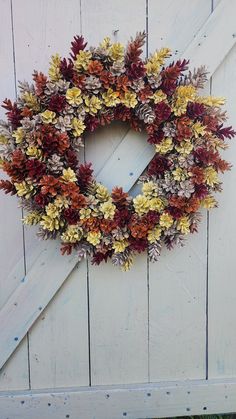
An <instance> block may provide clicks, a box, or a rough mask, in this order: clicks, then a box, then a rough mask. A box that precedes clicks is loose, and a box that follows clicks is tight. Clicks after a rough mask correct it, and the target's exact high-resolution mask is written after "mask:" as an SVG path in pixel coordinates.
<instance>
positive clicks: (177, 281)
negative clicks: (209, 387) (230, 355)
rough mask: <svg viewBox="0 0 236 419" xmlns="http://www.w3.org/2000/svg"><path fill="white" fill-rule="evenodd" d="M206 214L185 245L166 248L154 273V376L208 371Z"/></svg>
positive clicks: (188, 375)
mask: <svg viewBox="0 0 236 419" xmlns="http://www.w3.org/2000/svg"><path fill="white" fill-rule="evenodd" d="M206 254H207V241H206V214H204V218H203V221H202V223H201V226H200V228H199V233H198V235H193V236H191V237H188V238H187V239H186V244H185V247H183V248H181V247H179V248H176V249H175V250H172V251H170V252H169V251H168V250H167V249H165V250H164V251H163V253H162V254H161V257H160V260H159V262H158V263H156V264H151V263H150V264H149V272H150V274H149V275H150V297H149V298H150V315H149V318H150V344H149V348H150V381H160V380H177V379H179V380H184V379H194V378H199V379H200V378H204V377H205V374H206V369H205V368H206V363H205V361H206V353H205V350H206V339H205V338H206V294H205V290H206V263H207V257H206Z"/></svg>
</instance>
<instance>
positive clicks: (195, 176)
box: [190, 166, 205, 185]
mask: <svg viewBox="0 0 236 419" xmlns="http://www.w3.org/2000/svg"><path fill="white" fill-rule="evenodd" d="M190 174H191V176H192V180H193V182H194V183H196V184H197V185H200V184H201V183H203V182H204V179H205V175H204V170H203V169H202V168H201V167H198V166H194V167H193V168H192V169H191V172H190Z"/></svg>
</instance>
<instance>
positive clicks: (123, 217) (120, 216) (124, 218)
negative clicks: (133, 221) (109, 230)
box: [114, 208, 131, 228]
mask: <svg viewBox="0 0 236 419" xmlns="http://www.w3.org/2000/svg"><path fill="white" fill-rule="evenodd" d="M130 218H131V213H130V211H129V210H128V209H127V208H124V209H121V210H117V211H116V213H115V217H114V221H115V222H116V223H117V225H118V227H121V228H122V227H125V226H126V225H127V223H128V222H129V220H130Z"/></svg>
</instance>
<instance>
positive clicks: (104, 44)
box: [99, 36, 111, 50]
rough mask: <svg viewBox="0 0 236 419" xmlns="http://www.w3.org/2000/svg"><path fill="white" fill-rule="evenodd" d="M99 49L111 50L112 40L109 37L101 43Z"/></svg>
mask: <svg viewBox="0 0 236 419" xmlns="http://www.w3.org/2000/svg"><path fill="white" fill-rule="evenodd" d="M99 47H100V48H101V49H106V50H107V49H109V48H110V47H111V40H110V38H109V36H106V37H105V38H104V39H103V41H102V42H100V44H99Z"/></svg>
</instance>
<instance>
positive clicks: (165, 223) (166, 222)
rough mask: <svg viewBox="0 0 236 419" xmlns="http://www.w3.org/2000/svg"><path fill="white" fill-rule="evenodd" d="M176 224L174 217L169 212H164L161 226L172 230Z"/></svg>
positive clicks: (161, 217)
mask: <svg viewBox="0 0 236 419" xmlns="http://www.w3.org/2000/svg"><path fill="white" fill-rule="evenodd" d="M173 222H174V219H173V217H172V216H171V215H170V214H168V213H167V212H163V214H161V216H160V221H159V223H160V226H161V227H164V228H170V227H171V226H172V224H173Z"/></svg>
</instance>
